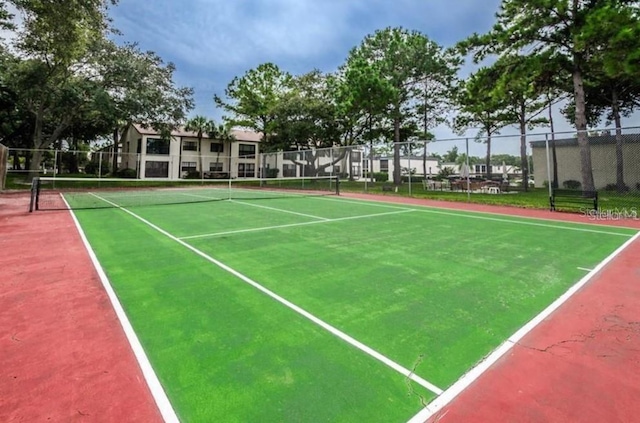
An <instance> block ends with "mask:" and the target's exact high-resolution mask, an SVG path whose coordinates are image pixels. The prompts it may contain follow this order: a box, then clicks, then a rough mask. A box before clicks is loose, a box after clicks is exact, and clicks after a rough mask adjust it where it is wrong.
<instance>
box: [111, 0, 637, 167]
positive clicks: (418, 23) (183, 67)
mask: <svg viewBox="0 0 640 423" xmlns="http://www.w3.org/2000/svg"><path fill="white" fill-rule="evenodd" d="M499 5H500V0H395V1H388V0H315V1H312V0H182V1H177V0H120V1H119V4H118V5H117V6H116V7H114V8H112V9H111V11H110V14H111V16H112V18H113V20H114V26H115V27H116V28H118V29H119V30H120V31H121V32H122V34H123V35H122V36H120V37H119V38H118V39H119V40H120V41H128V42H137V43H138V44H139V46H140V48H141V49H143V50H152V51H155V52H156V53H158V54H159V55H160V56H161V57H162V58H163V59H164V60H165V61H166V62H173V63H174V64H175V65H176V67H177V71H176V74H175V80H176V82H177V83H178V85H181V86H189V87H193V88H194V90H195V100H196V108H195V109H194V110H193V111H192V112H191V116H194V115H196V114H200V115H205V116H207V117H210V118H214V119H216V120H217V121H220V119H221V117H222V112H221V111H220V110H219V109H217V108H216V107H215V105H214V103H213V95H214V94H218V95H220V96H224V89H225V87H226V86H227V85H228V84H229V82H230V81H231V80H232V79H233V77H235V76H242V75H244V73H245V72H247V71H248V70H250V69H253V68H255V67H257V66H258V65H259V64H261V63H265V62H272V63H275V64H276V65H278V67H280V69H282V70H284V71H288V72H290V73H292V74H303V73H306V72H309V71H311V70H313V69H315V68H317V69H320V70H321V71H323V72H333V71H335V70H336V69H337V68H338V67H339V66H340V65H341V64H343V63H344V61H345V60H346V58H347V55H348V53H349V51H350V50H351V49H352V48H353V47H356V46H358V45H359V44H360V43H361V42H362V40H363V39H364V37H365V36H367V35H369V34H373V33H374V32H375V31H376V30H378V29H384V28H386V27H396V26H401V27H404V28H406V29H409V30H417V31H420V32H422V33H424V34H426V35H427V36H428V37H429V38H431V39H432V40H434V41H436V42H437V43H439V44H440V45H442V46H444V47H449V46H452V45H454V44H455V43H456V42H457V41H460V40H463V39H464V38H466V37H468V36H469V35H471V34H472V33H474V32H479V33H484V32H486V31H488V30H489V29H490V28H491V26H492V25H493V23H494V22H495V13H496V12H497V11H498V7H499ZM473 68H474V65H473V64H466V65H465V66H464V67H463V69H462V70H461V76H462V77H465V76H466V75H468V73H469V72H470V71H471V70H472V69H473ZM555 121H556V122H555V123H556V130H557V131H571V125H570V124H569V123H568V122H567V121H566V120H565V119H564V118H563V116H562V115H561V114H560V113H559V111H558V110H556V113H555ZM633 122H637V119H633V121H629V120H626V121H625V124H628V125H630V124H633ZM546 131H548V128H545V127H540V128H536V129H535V130H534V131H533V132H536V133H542V132H546ZM433 132H434V133H435V135H436V138H437V139H445V138H452V137H456V135H455V134H453V132H452V131H451V130H450V129H449V128H447V127H446V126H441V127H439V128H436V130H435V131H433ZM477 132H478V131H477V130H470V131H468V133H467V135H468V136H470V137H474V136H475V135H476V134H477ZM517 132H518V131H517V129H515V128H506V129H504V130H503V131H502V134H503V135H512V136H515V135H516V134H517ZM533 139H540V138H539V137H532V138H531V140H533ZM542 139H544V138H542ZM518 144H519V141H518V139H517V138H509V139H504V140H501V139H497V140H495V141H494V145H495V150H496V151H495V152H496V153H499V152H508V153H510V154H519V152H518V147H517V146H518ZM451 145H452V144H451V143H443V145H442V147H441V148H438V149H437V150H441V151H440V152H445V151H446V150H448V149H449V148H450V147H451ZM457 145H458V148H459V149H460V150H464V143H457ZM471 146H472V154H473V155H483V154H485V153H484V151H483V150H484V149H483V147H482V146H481V145H478V144H476V143H473V142H471Z"/></svg>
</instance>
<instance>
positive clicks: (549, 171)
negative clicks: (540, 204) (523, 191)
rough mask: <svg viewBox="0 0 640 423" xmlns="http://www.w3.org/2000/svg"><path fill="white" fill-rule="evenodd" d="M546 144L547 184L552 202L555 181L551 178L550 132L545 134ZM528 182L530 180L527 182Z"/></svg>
mask: <svg viewBox="0 0 640 423" xmlns="http://www.w3.org/2000/svg"><path fill="white" fill-rule="evenodd" d="M544 146H545V150H546V154H547V181H548V183H547V185H548V186H549V204H551V198H552V197H553V181H552V180H551V161H550V155H549V134H544ZM526 183H527V184H528V183H529V181H527V182H526Z"/></svg>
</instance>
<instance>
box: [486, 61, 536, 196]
mask: <svg viewBox="0 0 640 423" xmlns="http://www.w3.org/2000/svg"><path fill="white" fill-rule="evenodd" d="M538 59H539V58H538V56H533V55H531V56H520V55H505V56H502V57H500V59H498V60H497V61H496V62H495V63H494V64H493V65H492V67H493V68H495V69H496V71H497V72H498V75H499V78H498V79H497V81H496V85H495V88H494V89H493V91H492V95H493V96H494V97H495V98H497V99H498V100H499V101H500V102H502V103H503V104H504V106H505V108H504V112H505V113H506V114H507V115H508V116H509V117H510V119H511V120H512V121H513V122H514V123H515V124H516V125H518V129H519V131H520V160H521V163H522V166H521V171H522V181H523V189H524V190H525V191H527V190H528V189H529V183H528V181H529V166H528V163H529V161H528V160H527V157H528V155H527V130H528V129H532V128H534V127H536V126H538V125H542V124H546V123H548V121H547V119H546V118H545V117H541V116H540V114H541V113H542V111H543V110H544V109H545V108H546V106H547V103H546V101H545V100H544V98H543V96H542V93H541V92H540V90H539V88H538V86H537V85H536V74H537V72H538V71H539V69H541V67H542V66H543V63H542V62H541V61H540V60H538Z"/></svg>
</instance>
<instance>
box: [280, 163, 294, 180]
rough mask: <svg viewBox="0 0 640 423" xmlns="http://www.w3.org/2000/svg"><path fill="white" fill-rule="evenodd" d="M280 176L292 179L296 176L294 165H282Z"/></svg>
mask: <svg viewBox="0 0 640 423" xmlns="http://www.w3.org/2000/svg"><path fill="white" fill-rule="evenodd" d="M282 176H283V177H285V178H293V177H295V176H296V165H294V164H283V165H282Z"/></svg>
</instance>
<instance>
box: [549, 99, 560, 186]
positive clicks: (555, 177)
mask: <svg viewBox="0 0 640 423" xmlns="http://www.w3.org/2000/svg"><path fill="white" fill-rule="evenodd" d="M547 99H548V100H549V128H550V129H551V156H552V160H553V174H552V178H553V181H550V182H551V188H553V189H557V188H558V154H557V151H556V131H555V127H554V124H553V109H552V108H551V96H547Z"/></svg>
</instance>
